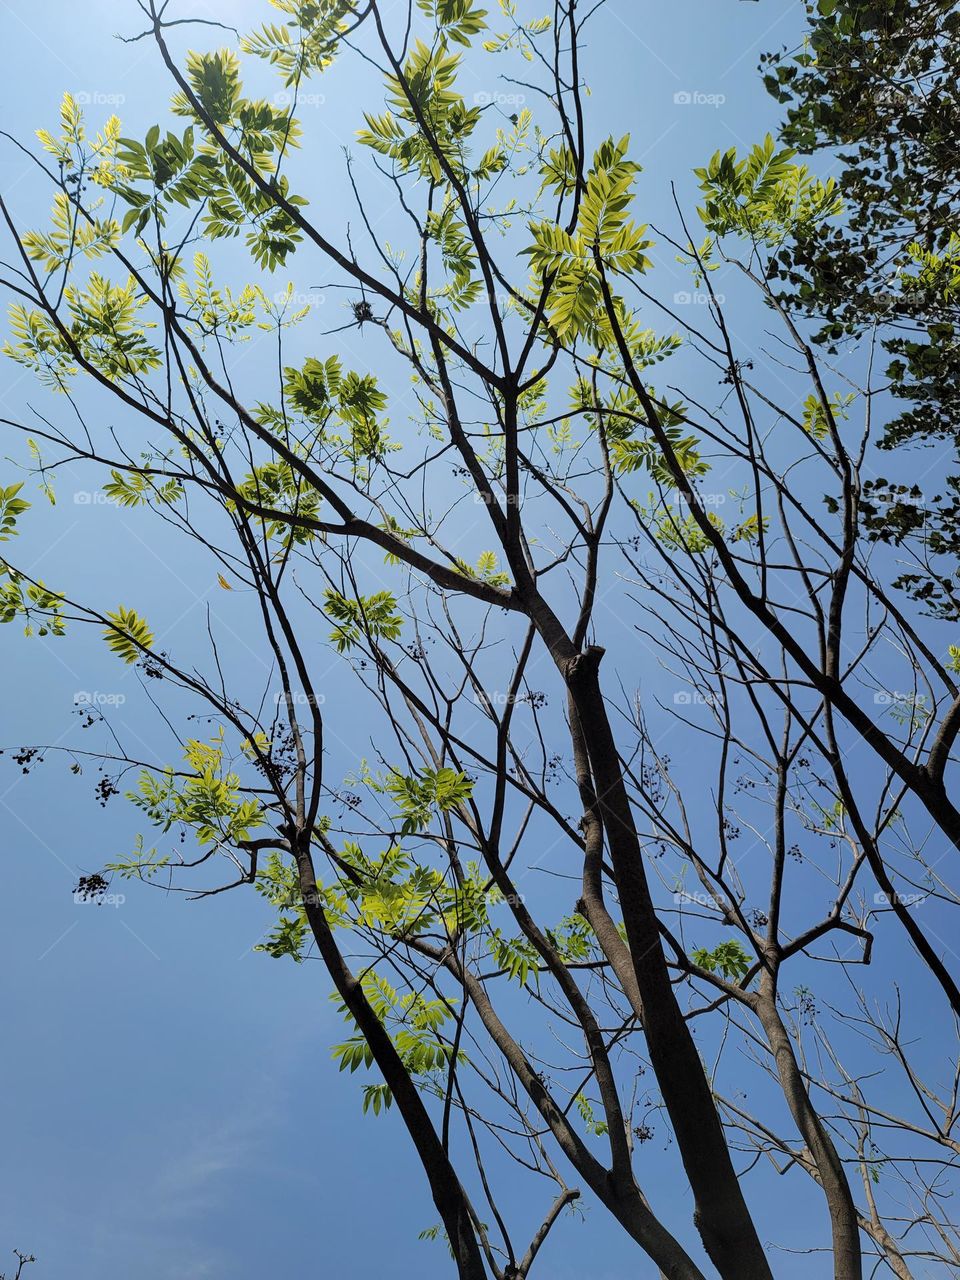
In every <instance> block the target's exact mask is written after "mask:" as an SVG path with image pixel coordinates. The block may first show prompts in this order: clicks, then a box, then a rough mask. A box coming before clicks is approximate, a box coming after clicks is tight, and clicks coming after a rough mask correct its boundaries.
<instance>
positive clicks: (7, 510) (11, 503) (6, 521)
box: [0, 481, 30, 542]
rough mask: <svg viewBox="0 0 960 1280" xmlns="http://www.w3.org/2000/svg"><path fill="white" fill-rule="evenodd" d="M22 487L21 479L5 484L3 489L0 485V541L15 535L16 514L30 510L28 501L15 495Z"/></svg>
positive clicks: (5, 540)
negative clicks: (15, 482) (18, 482)
mask: <svg viewBox="0 0 960 1280" xmlns="http://www.w3.org/2000/svg"><path fill="white" fill-rule="evenodd" d="M22 488H23V482H22V481H21V482H20V484H10V485H7V487H6V488H5V489H4V488H3V487H2V485H0V542H9V541H10V539H11V538H12V537H14V536H15V535H16V532H17V516H21V515H23V513H24V511H29V510H30V503H29V502H27V500H26V499H25V498H19V497H17V494H19V492H20V490H21V489H22Z"/></svg>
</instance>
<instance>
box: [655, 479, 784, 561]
mask: <svg viewBox="0 0 960 1280" xmlns="http://www.w3.org/2000/svg"><path fill="white" fill-rule="evenodd" d="M648 503H649V505H648V506H646V507H644V506H641V505H640V504H639V503H635V504H634V505H635V507H636V510H637V512H638V513H639V514H640V515H641V516H642V517H643V519H644V520H645V521H647V522H649V526H650V529H651V532H652V533H653V536H654V537H655V538H656V540H657V541H658V542H659V543H660V544H661V545H662V546H664V547H673V548H681V547H682V548H683V549H684V550H685V551H687V552H689V553H691V554H694V555H699V554H700V553H701V552H705V551H709V550H710V547H711V545H712V544H711V540H710V539H709V538H708V537H707V535H706V534H705V533H704V531H703V530H702V529H701V527H700V525H699V524H698V523H697V520H696V517H695V516H694V515H693V514H692V512H691V513H690V514H687V515H684V514H683V512H682V510H681V509H680V508H678V507H672V506H669V505H668V504H667V503H666V502H663V501H661V500H659V499H658V498H657V497H656V496H655V495H654V494H650V495H648ZM706 517H707V521H708V523H709V524H710V525H711V527H712V528H714V529H715V530H716V531H717V533H719V534H720V535H722V536H723V537H724V538H725V539H726V541H728V542H747V543H754V542H756V541H757V540H758V539H759V536H760V532H761V528H762V529H766V528H767V525H768V523H769V517H767V516H764V518H763V523H762V525H761V522H760V521H759V520H758V519H757V516H756V514H755V513H753V514H751V515H748V516H746V517H745V518H744V519H743V520H741V521H740V522H739V523H738V524H730V525H728V524H727V523H726V522H725V521H724V520H722V519H721V518H720V516H718V515H717V513H716V512H715V511H707V512H706Z"/></svg>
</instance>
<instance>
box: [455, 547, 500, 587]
mask: <svg viewBox="0 0 960 1280" xmlns="http://www.w3.org/2000/svg"><path fill="white" fill-rule="evenodd" d="M456 563H457V569H458V570H459V571H460V573H462V574H464V576H465V577H467V578H476V579H477V580H478V581H480V582H489V584H490V586H491V587H507V586H509V585H510V575H509V574H508V573H501V572H500V570H499V567H498V566H499V563H500V562H499V560H498V559H497V553H496V552H495V551H482V552H481V553H480V556H479V557H478V559H477V563H476V565H475V566H473V567H471V566H470V565H469V564H467V562H466V560H460V559H458V560H457V562H456Z"/></svg>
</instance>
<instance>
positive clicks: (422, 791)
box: [385, 768, 473, 835]
mask: <svg viewBox="0 0 960 1280" xmlns="http://www.w3.org/2000/svg"><path fill="white" fill-rule="evenodd" d="M385 788H386V790H387V791H388V792H389V794H390V795H391V796H393V799H394V801H395V802H396V805H397V808H398V809H399V811H400V814H401V817H402V818H403V822H402V825H401V827H400V830H401V833H402V834H403V835H413V834H414V833H415V832H417V831H425V830H426V829H427V827H428V826H429V825H430V823H431V821H432V819H433V815H434V813H435V812H438V813H446V812H447V811H448V810H450V809H455V808H457V806H459V805H461V804H464V803H465V802H466V801H467V800H469V799H470V796H471V794H472V792H473V782H472V780H471V779H470V778H468V777H467V775H466V774H465V773H458V772H457V770H456V769H449V768H442V769H423V770H421V772H420V773H419V774H417V775H415V776H411V777H407V776H406V775H405V774H402V773H399V772H397V771H394V772H392V773H389V774H388V775H387V778H386V782H385Z"/></svg>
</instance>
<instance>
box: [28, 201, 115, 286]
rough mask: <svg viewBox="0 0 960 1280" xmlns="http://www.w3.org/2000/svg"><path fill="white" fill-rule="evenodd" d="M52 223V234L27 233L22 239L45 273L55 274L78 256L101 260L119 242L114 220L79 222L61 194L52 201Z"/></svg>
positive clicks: (72, 205) (74, 207) (71, 207)
mask: <svg viewBox="0 0 960 1280" xmlns="http://www.w3.org/2000/svg"><path fill="white" fill-rule="evenodd" d="M51 222H52V223H53V229H52V230H51V231H28V232H27V233H26V235H25V236H23V238H22V240H23V245H24V248H25V249H26V251H27V255H28V256H29V257H30V258H32V259H33V261H34V262H42V263H43V269H44V271H56V270H57V268H58V267H62V266H65V265H66V264H67V263H69V262H70V260H71V258H72V257H73V256H74V255H75V254H78V253H82V254H83V255H84V257H86V258H100V257H102V256H103V255H104V254H105V253H107V252H108V251H109V250H110V249H112V248H113V247H114V246H115V245H117V244H119V242H120V224H119V223H118V222H116V221H115V220H114V219H113V218H108V219H106V220H101V219H99V218H94V219H93V220H92V221H90V222H88V221H86V220H83V219H81V218H80V216H79V214H78V213H77V208H76V205H75V204H74V203H73V202H72V201H71V200H70V198H69V197H68V196H66V195H64V194H63V192H61V191H58V192H57V194H56V195H55V196H54V198H53V211H52V213H51Z"/></svg>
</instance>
